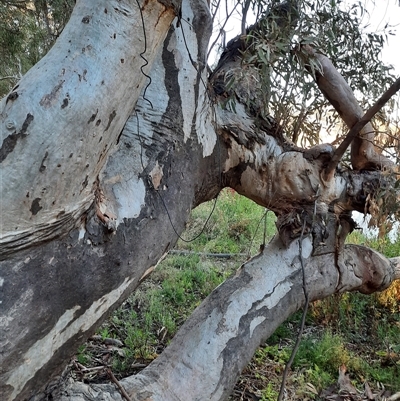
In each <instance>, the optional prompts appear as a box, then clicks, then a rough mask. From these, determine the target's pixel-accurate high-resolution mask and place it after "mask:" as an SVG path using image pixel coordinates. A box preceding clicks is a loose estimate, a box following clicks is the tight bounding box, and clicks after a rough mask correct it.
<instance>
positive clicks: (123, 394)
mask: <svg viewBox="0 0 400 401" xmlns="http://www.w3.org/2000/svg"><path fill="white" fill-rule="evenodd" d="M107 374H108V375H109V376H110V379H111V381H112V382H113V383H114V384H115V385H116V386H117V387H118V390H119V391H120V392H121V394H122V396H123V397H125V399H126V400H127V401H132V400H131V397H129V395H128V393H127V392H126V391H125V389H124V388H123V387H122V385H121V383H120V382H119V381H118V380H117V378H116V377H115V376H114V374H113V372H111V369H107Z"/></svg>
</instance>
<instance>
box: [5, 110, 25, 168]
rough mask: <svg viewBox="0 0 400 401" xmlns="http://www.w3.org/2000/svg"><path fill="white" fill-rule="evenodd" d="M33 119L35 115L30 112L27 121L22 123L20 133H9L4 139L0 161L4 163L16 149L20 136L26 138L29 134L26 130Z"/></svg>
mask: <svg viewBox="0 0 400 401" xmlns="http://www.w3.org/2000/svg"><path fill="white" fill-rule="evenodd" d="M32 121H33V115H32V114H30V113H28V114H27V115H26V118H25V121H24V123H23V124H22V128H21V130H20V131H19V132H18V133H16V134H15V133H14V134H11V135H9V136H8V137H7V138H5V139H4V141H3V144H2V145H1V148H0V163H2V162H3V161H4V160H5V159H6V157H7V156H8V155H9V154H10V153H11V152H12V151H13V150H14V148H15V146H16V145H17V141H18V139H20V138H25V137H26V136H27V134H26V131H27V130H28V127H29V124H30V123H31V122H32Z"/></svg>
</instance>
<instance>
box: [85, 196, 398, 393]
mask: <svg viewBox="0 0 400 401" xmlns="http://www.w3.org/2000/svg"><path fill="white" fill-rule="evenodd" d="M212 208H213V202H209V203H207V204H203V205H201V206H200V207H198V208H196V209H195V210H194V211H193V212H192V217H191V220H190V222H189V223H188V226H187V230H186V232H185V233H184V234H183V236H184V238H192V237H194V236H196V235H198V234H199V233H200V232H201V235H200V236H199V238H198V239H197V240H195V241H193V242H190V243H185V242H182V241H180V242H179V243H178V245H177V248H178V249H182V250H190V251H194V252H203V253H204V252H207V253H231V254H245V255H247V254H252V255H254V254H256V253H257V252H258V250H259V247H260V245H261V244H262V243H263V242H264V237H265V240H266V241H267V242H268V241H269V239H270V238H271V237H272V235H273V234H274V233H275V231H276V228H275V217H274V216H273V214H272V213H268V214H267V215H265V209H264V208H262V207H259V206H257V205H255V204H254V203H253V202H251V201H250V200H248V199H246V198H244V197H241V196H239V195H238V194H236V193H234V192H232V191H231V190H226V191H223V192H222V193H221V195H220V196H219V198H218V201H217V205H216V208H215V211H214V213H213V214H212V216H211V218H210V220H209V223H208V224H207V226H206V227H204V222H205V221H206V219H207V218H208V216H209V214H210V212H211V210H212ZM349 241H350V242H353V243H358V244H365V245H367V246H371V247H373V248H375V249H378V250H379V251H381V252H382V253H385V254H386V255H387V256H388V257H392V256H397V255H399V254H400V241H398V242H396V243H390V241H388V240H387V239H379V240H378V239H368V238H366V237H364V236H362V235H361V234H360V232H358V231H357V232H355V233H353V234H352V235H351V236H350V238H349ZM245 260H246V256H241V257H236V258H233V259H229V260H225V259H224V260H220V259H215V258H206V257H204V256H200V255H196V254H193V255H192V254H190V255H184V256H182V255H170V256H168V257H167V258H166V259H165V260H164V261H163V262H161V263H160V264H159V265H158V267H157V269H156V270H155V271H154V272H153V273H152V275H151V276H150V278H149V279H148V280H146V281H145V282H144V283H142V284H141V286H140V287H139V288H138V290H137V291H136V292H135V293H134V294H133V295H132V296H131V297H130V298H129V299H128V300H127V301H126V302H125V303H124V304H123V305H122V307H121V308H120V309H118V310H117V311H116V312H115V313H114V314H113V316H112V317H111V318H110V319H109V320H108V321H107V322H106V323H105V324H104V325H103V326H102V327H101V328H100V329H99V331H98V334H99V335H100V336H101V339H103V340H104V339H106V338H115V339H118V340H120V341H122V343H123V346H122V347H114V348H113V349H112V351H110V354H109V355H108V359H107V360H106V363H107V364H108V365H109V366H111V367H112V369H113V372H114V374H116V375H117V377H123V376H127V375H130V374H132V373H135V372H137V371H138V370H139V369H140V368H142V367H143V366H145V365H146V364H148V363H149V362H150V361H151V360H153V359H154V358H156V357H157V356H158V355H159V354H160V353H161V352H162V350H163V349H164V348H165V347H166V346H167V345H168V343H169V342H170V341H171V339H172V338H173V336H174V334H175V333H176V331H177V330H178V329H179V327H180V326H181V325H182V323H183V322H184V321H185V320H186V318H187V317H188V316H189V315H190V314H191V312H192V311H193V310H194V308H196V306H198V305H199V304H200V303H201V301H202V300H203V299H204V298H205V297H206V296H207V295H208V294H209V293H210V292H211V291H212V290H213V289H214V288H215V287H216V286H217V285H219V284H220V283H221V282H223V281H224V280H225V279H226V278H227V277H228V276H229V275H231V274H232V273H233V272H235V271H236V269H237V268H238V267H239V266H240V264H241V263H243V262H244V261H245ZM399 299H400V286H399V285H394V286H392V287H391V288H389V289H388V290H387V291H386V292H384V293H383V294H379V295H372V296H365V295H362V294H357V293H347V294H343V295H337V294H336V295H333V296H331V297H329V298H327V299H325V300H321V301H317V302H314V303H313V304H312V305H311V306H310V310H309V313H308V316H307V321H306V328H305V334H304V338H303V340H302V343H301V345H300V348H299V350H298V353H297V356H296V359H295V361H294V364H293V366H292V372H291V374H290V376H289V379H288V394H289V395H290V394H291V398H290V397H289V398H288V399H296V400H300V399H318V396H317V394H318V393H319V392H320V391H321V390H323V389H324V388H327V387H328V386H330V385H331V384H333V383H335V382H336V381H337V377H338V367H339V366H340V365H342V364H345V365H346V367H347V369H348V371H349V372H350V374H351V378H352V380H353V382H354V384H355V385H356V386H358V387H359V388H361V387H362V384H363V383H364V382H365V381H366V380H367V381H368V382H369V384H370V386H371V387H374V386H377V383H378V382H379V383H383V384H384V385H385V387H386V388H387V389H390V390H393V391H395V390H396V391H400V371H399V369H400V362H399V361H400V343H399V338H400V314H399V312H400V310H399V302H398V301H399ZM300 318H301V311H300V312H297V313H296V314H295V315H293V316H292V317H291V318H290V319H288V321H287V322H285V323H284V324H283V325H281V326H280V327H279V328H278V329H277V330H276V332H275V333H274V334H273V335H272V336H271V337H270V338H269V339H268V341H267V342H266V344H265V345H264V346H262V347H260V348H259V349H258V351H257V352H256V354H255V356H254V358H253V360H252V362H251V363H250V364H249V366H248V368H247V369H246V371H245V374H244V375H243V376H242V377H241V379H240V380H239V382H238V385H237V393H238V394H239V393H240V394H244V393H245V392H246V391H248V389H249V388H251V389H252V393H253V394H256V395H257V397H259V399H260V400H263V401H268V400H275V399H276V397H277V394H278V392H279V386H280V381H281V376H282V372H283V369H284V367H285V363H286V361H287V360H288V358H289V356H290V353H291V350H292V348H293V344H294V341H295V336H296V333H297V330H298V326H299V321H300ZM96 347H97V348H96ZM98 348H99V345H98V343H96V344H93V343H90V342H89V343H88V344H86V345H85V346H84V347H81V348H80V349H79V350H78V352H77V361H78V362H79V363H80V364H82V365H85V366H93V365H96V364H99V363H100V362H99V360H100V356H99V354H98V352H99V351H98ZM104 352H105V351H104V350H103V354H102V355H103V356H102V357H101V358H104ZM91 380H96V378H92V379H91ZM246 389H247V390H246ZM289 390H290V391H289ZM235 397H236V398H235ZM238 397H239V396H232V397H231V400H240V399H246V400H247V399H251V398H240V397H239V398H238Z"/></svg>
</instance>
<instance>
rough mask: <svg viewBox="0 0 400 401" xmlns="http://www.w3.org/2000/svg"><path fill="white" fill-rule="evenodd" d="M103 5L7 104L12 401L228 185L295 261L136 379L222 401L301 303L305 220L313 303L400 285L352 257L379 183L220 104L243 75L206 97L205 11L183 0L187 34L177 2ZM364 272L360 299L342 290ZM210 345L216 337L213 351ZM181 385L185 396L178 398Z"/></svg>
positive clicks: (200, 320) (164, 395)
mask: <svg viewBox="0 0 400 401" xmlns="http://www.w3.org/2000/svg"><path fill="white" fill-rule="evenodd" d="M92 3H93V2H91V1H89V0H81V1H80V2H78V4H77V6H76V8H75V10H74V13H73V15H72V17H71V21H70V23H69V24H68V26H67V27H66V28H65V29H64V31H63V34H62V35H61V37H60V38H59V40H58V42H57V43H56V44H55V46H54V47H53V48H52V50H51V51H50V53H49V54H48V55H47V56H46V57H45V58H44V59H43V60H42V61H41V62H40V63H39V64H38V65H37V66H35V67H34V68H33V69H32V70H31V71H29V72H28V74H27V75H26V76H25V77H24V78H23V80H21V82H20V83H19V85H17V86H16V87H15V88H14V89H13V91H12V92H11V93H10V95H8V96H7V97H6V98H5V99H3V101H2V103H1V104H0V112H1V114H0V117H1V134H2V145H1V148H0V164H1V169H2V170H1V174H2V180H1V181H0V185H1V188H0V193H1V194H2V203H1V216H2V224H1V239H0V260H1V262H0V263H1V266H0V268H1V270H0V286H1V290H2V293H1V303H0V322H1V325H0V347H1V361H0V398H1V399H2V400H3V399H4V400H9V401H11V400H24V399H28V398H30V397H31V396H33V395H34V394H35V393H37V392H38V391H40V390H41V389H43V388H44V387H45V385H46V383H48V382H49V381H50V379H51V378H52V377H53V376H55V375H57V374H58V373H59V372H60V371H61V370H62V368H63V366H65V363H66V362H67V361H68V358H70V357H71V356H72V354H73V353H74V352H75V350H76V348H77V346H78V345H79V344H81V343H82V342H83V341H85V339H87V338H88V337H89V336H90V335H92V334H93V332H94V330H95V329H96V327H98V326H99V325H100V324H101V322H102V321H104V319H105V318H106V317H107V316H108V314H109V313H110V312H111V311H112V310H113V309H115V308H116V307H117V306H118V305H120V304H121V302H123V300H125V299H126V298H127V296H128V295H129V294H130V293H132V291H133V290H134V289H135V288H136V287H137V285H138V284H139V283H140V282H141V281H142V280H143V278H144V277H146V275H147V274H148V273H149V272H151V271H152V270H153V269H154V266H155V265H156V264H157V262H158V261H159V260H160V258H161V257H162V256H163V255H164V254H165V253H166V252H167V251H168V250H169V249H170V248H171V247H173V246H174V244H175V242H176V240H177V232H178V233H180V232H182V230H183V229H184V226H185V222H186V220H187V218H188V216H189V213H190V211H191V209H192V208H193V207H194V206H196V205H198V204H199V203H201V202H204V201H206V200H209V199H211V198H213V197H215V196H216V194H217V193H218V192H219V191H220V189H221V188H222V187H224V186H231V187H233V188H235V189H236V190H238V191H239V192H240V193H242V194H244V195H245V196H247V197H249V198H251V199H253V200H255V201H256V202H258V203H259V204H261V205H264V206H266V207H269V208H270V209H272V210H274V211H275V212H276V213H277V214H278V216H279V221H280V228H281V229H280V234H281V240H282V241H283V243H284V245H285V246H288V248H287V249H286V248H285V246H282V244H281V243H280V242H279V241H280V240H279V241H278V240H276V242H274V243H272V244H271V245H270V246H269V247H268V248H267V250H268V252H267V251H266V252H264V254H263V255H262V256H260V257H258V258H256V259H255V260H254V261H252V262H251V263H250V265H249V266H248V267H246V268H243V269H242V271H241V272H240V274H239V275H238V276H237V277H236V278H234V279H233V280H231V281H229V282H227V283H226V284H224V286H222V287H220V289H218V290H217V291H216V292H215V293H214V294H213V295H212V296H211V297H210V298H208V300H207V301H206V302H205V304H204V305H203V306H202V307H201V308H200V309H199V310H198V311H197V312H196V313H195V314H194V315H193V317H192V318H191V320H190V321H188V323H187V324H186V325H185V326H184V328H183V329H182V331H181V332H180V334H179V335H178V336H177V337H176V339H175V340H174V342H173V344H171V347H170V348H169V349H168V350H167V351H166V354H165V356H164V357H162V358H160V359H159V360H157V361H155V363H154V364H153V365H152V366H151V367H149V369H148V370H146V371H145V372H144V373H143V374H142V375H139V376H138V377H137V378H134V379H129V380H127V382H126V385H127V387H128V388H129V389H131V391H132V392H134V393H135V394H136V393H137V394H139V395H137V396H135V397H136V399H138V400H139V399H146V397H147V395H146V394H152V395H151V396H150V395H149V396H148V397H154V399H160V400H161V399H163V400H167V399H179V397H180V399H187V396H185V394H186V391H190V392H191V394H193V397H189V398H190V399H208V398H209V399H223V397H224V396H226V394H228V393H229V391H230V389H231V388H232V384H233V383H234V381H235V379H236V377H237V375H238V373H239V371H240V370H241V369H242V368H243V367H244V364H245V363H246V361H248V359H249V358H250V357H251V354H252V353H253V352H254V349H255V347H256V346H257V345H258V344H259V343H260V341H261V340H262V339H264V338H266V337H267V336H268V335H269V334H270V333H272V331H273V330H274V328H276V326H277V325H278V324H279V323H280V322H281V321H282V320H283V319H284V317H287V316H289V315H290V314H291V313H292V312H293V311H294V310H296V309H297V308H298V307H300V305H301V303H302V295H301V291H302V289H301V284H300V283H301V279H300V276H301V274H300V273H299V250H298V245H297V240H296V241H294V242H293V240H295V239H296V237H298V235H299V230H298V228H299V227H298V226H299V224H300V226H301V224H302V223H301V221H303V219H306V223H307V229H306V234H305V235H306V236H307V238H306V239H304V249H306V251H305V254H304V255H303V256H304V258H305V259H308V262H307V263H308V266H309V267H308V269H309V270H308V273H307V274H309V275H310V276H309V277H310V278H312V280H315V286H314V287H313V288H312V290H311V289H309V290H310V291H312V293H311V295H312V297H313V298H318V297H322V296H326V295H327V294H328V293H331V292H333V291H335V290H336V289H338V288H340V289H342V290H347V289H357V288H361V287H362V288H365V287H363V285H364V284H365V285H366V283H367V282H368V281H369V279H370V281H371V283H373V285H372V287H373V288H374V289H380V288H383V287H385V286H386V285H387V284H388V283H389V282H390V281H391V280H393V279H395V278H396V275H395V274H393V271H392V267H391V266H392V265H391V264H390V263H386V262H380V263H379V264H378V267H380V266H383V267H382V268H381V270H379V271H381V272H382V271H383V272H384V273H383V274H384V275H385V279H382V280H380V279H378V278H376V277H374V278H370V276H372V274H370V273H369V272H370V268H371V265H370V264H369V263H367V261H365V260H364V259H362V258H361V256H360V254H359V252H358V251H357V249H356V248H349V250H346V251H344V250H343V246H342V245H343V239H344V237H345V234H346V233H347V229H348V214H349V213H350V211H351V210H363V208H364V206H365V204H364V203H365V197H366V195H367V194H368V193H367V192H366V188H367V189H368V191H373V189H374V186H376V185H377V184H378V183H379V182H380V181H379V180H380V179H381V177H380V174H379V172H364V173H362V174H361V173H357V172H347V173H342V174H340V175H339V174H338V175H337V176H335V177H332V179H331V180H330V181H329V182H325V181H324V180H323V179H322V178H321V170H322V169H323V167H324V165H325V163H326V160H327V158H329V155H330V154H331V148H330V147H318V148H315V149H312V150H309V151H304V152H303V151H299V150H296V149H294V148H293V147H291V146H290V145H289V144H287V143H286V142H285V140H284V138H283V136H282V135H281V133H280V132H279V130H277V129H276V127H275V126H273V125H271V124H270V123H268V122H267V121H265V120H258V121H256V117H254V116H252V115H251V114H250V112H249V110H248V109H246V106H245V105H246V102H245V101H243V100H242V99H241V96H242V92H240V96H239V95H238V96H237V99H238V100H237V104H236V112H235V113H234V112H231V111H228V110H226V109H225V108H224V107H222V106H221V104H223V102H224V96H223V95H222V94H221V91H220V87H221V85H222V86H223V84H224V83H223V82H224V78H225V76H224V74H225V72H226V71H227V70H230V71H238V70H239V67H240V60H239V59H236V58H234V57H233V58H230V59H229V58H228V59H227V61H226V63H225V64H223V65H220V67H219V69H218V71H217V72H216V74H215V75H214V77H213V79H212V80H211V81H210V84H211V85H210V86H213V87H214V90H212V89H210V88H209V86H208V80H207V69H206V61H205V55H206V49H207V44H208V40H209V35H210V33H211V25H210V24H211V18H210V15H209V11H208V5H207V4H206V3H205V2H202V1H197V0H188V1H185V2H184V3H183V4H182V18H183V19H184V21H179V22H180V26H179V27H178V26H177V25H178V24H177V23H176V22H178V21H175V22H174V23H172V25H171V22H172V19H173V16H174V13H175V10H178V9H179V7H180V6H179V4H177V3H176V4H175V3H171V4H170V2H168V1H160V2H157V1H155V0H154V1H146V2H144V3H143V4H142V6H141V8H140V9H139V8H138V6H137V3H136V2H135V1H128V0H125V1H103V2H101V3H99V2H96V5H95V6H94V5H93V4H92ZM142 16H143V18H144V25H142ZM143 28H145V31H144V29H143ZM144 35H145V37H146V40H144ZM143 57H145V60H146V62H148V63H149V64H151V68H149V70H147V68H148V67H144V69H145V71H147V74H148V75H149V76H150V77H151V84H150V86H149V87H148V88H147V90H145V91H143V88H144V86H145V85H146V84H147V83H148V82H149V80H148V77H147V75H146V74H145V73H143V72H142V67H143V66H144V64H146V62H145V61H144V59H143ZM221 82H222V83H221ZM217 86H218V90H216V89H215V88H216V87H217ZM240 90H241V89H240V87H238V88H237V89H236V91H237V93H239V91H240ZM258 90H262V88H258ZM140 94H142V97H139V95H140ZM278 134H279V135H278ZM365 183H368V186H366V185H364V184H365ZM299 221H300V223H299ZM328 223H329V224H328ZM326 224H328V226H329V227H331V229H329V230H327V229H326ZM339 229H340V230H339ZM339 231H340V235H341V236H338V235H337V234H338V232H339ZM322 243H323V244H322ZM335 255H336V256H335ZM374 255H375V254H374ZM339 256H340V257H339ZM374 257H376V258H378V259H379V257H378V256H374ZM351 258H353V262H352V264H351V265H352V266H353V265H354V266H356V267H357V269H359V271H360V272H362V274H361V282H362V283H364V284H360V282H357V283H356V282H355V280H354V277H353V276H352V274H348V275H347V276H346V272H347V270H348V268H347V267H346V266H347V265H346V263H345V262H346V261H347V260H349V259H351ZM379 260H380V261H381V259H379ZM278 261H279V265H281V267H282V268H281V267H279V268H276V266H278V265H277V263H278ZM321 261H322V262H321ZM343 261H344V262H343ZM292 262H293V264H292ZM342 262H343V263H342ZM321 264H323V265H324V266H321ZM274 265H275V268H274ZM320 268H321V269H322V268H327V269H328V270H327V271H326V272H325V270H324V272H323V273H321V270H319V269H320ZM269 269H272V270H269ZM355 269H356V268H353V270H355ZM385 269H386V270H385ZM250 270H251V272H252V274H253V275H254V276H253V275H252V274H250V273H249V271H250ZM338 271H339V272H341V275H340V277H339V276H338ZM257 274H259V275H260V276H259V279H258V278H257ZM356 275H357V274H356ZM358 276H359V275H358ZM339 278H340V279H339ZM318 280H320V281H318ZM257 281H258V283H256V282H257ZM261 282H265V286H262V285H261V286H260V287H257V286H255V285H256V284H260V283H261ZM328 284H329V285H328ZM215 302H218V304H219V306H216V305H215ZM222 305H225V306H222ZM277 309H279V310H280V311H281V312H280V313H279V317H277V314H276V310H277ZM269 313H270V315H268V314H269ZM275 318H276V319H275ZM270 319H273V320H274V321H272V322H271V321H270ZM224 322H225V323H224ZM192 330H195V331H192ZM196 330H197V331H196ZM202 333H208V334H207V335H208V336H211V337H212V340H213V341H212V342H211V340H210V344H208V343H207V342H204V344H203V343H201V344H202V345H204V347H205V348H202V347H200V346H199V345H198V343H197V339H200V338H203V334H202ZM211 333H214V334H212V335H211ZM205 338H206V334H204V338H203V340H202V341H205V340H204V339H205ZM246 342H248V343H249V347H248V348H247V345H246V346H243V344H246ZM211 345H212V353H211V357H210V361H209V364H208V365H207V364H206V365H205V364H204V363H205V362H207V361H205V360H204V358H203V357H202V353H204V352H207V349H208V348H209V347H211ZM195 348H198V351H199V353H198V354H195V353H194V349H195ZM210 352H211V351H210ZM179 354H182V355H181V357H180V359H179V358H178V356H179ZM205 369H208V370H209V374H208V376H207V378H206V377H204V379H202V378H200V380H199V377H197V378H196V375H197V376H202V375H199V372H203V371H204V370H205ZM181 375H187V377H188V378H190V379H188V380H190V382H188V383H187V386H186V385H185V386H182V385H180V388H178V389H176V383H178V387H179V382H178V380H180V379H179V377H180V376H181ZM155 377H157V380H155V379H154V378H155ZM203 380H204V381H203ZM150 382H151V383H150ZM129 383H131V384H129ZM150 384H151V385H150ZM149 386H150V387H149ZM99 389H101V390H99V391H103V388H102V387H99ZM171 389H173V391H172V390H171ZM74 391H75V390H74ZM79 391H80V390H79ZM82 391H86V390H82ZM88 391H89V390H88ZM179 391H183V392H184V393H183V394H181V395H179ZM205 391H208V393H205ZM175 392H176V394H174V393H175ZM66 394H67V393H65V394H64V395H63V396H66ZM68 394H71V393H70V392H69V390H68ZM112 396H113V397H114V395H112ZM88 397H89V396H88ZM96 397H97V396H96ZM102 397H103V395H102ZM104 397H106V395H104ZM157 397H158V398H157ZM89 398H90V397H89ZM92 398H93V399H96V398H95V396H94V395H93V396H92ZM97 399H98V398H97ZM113 399H114V398H113Z"/></svg>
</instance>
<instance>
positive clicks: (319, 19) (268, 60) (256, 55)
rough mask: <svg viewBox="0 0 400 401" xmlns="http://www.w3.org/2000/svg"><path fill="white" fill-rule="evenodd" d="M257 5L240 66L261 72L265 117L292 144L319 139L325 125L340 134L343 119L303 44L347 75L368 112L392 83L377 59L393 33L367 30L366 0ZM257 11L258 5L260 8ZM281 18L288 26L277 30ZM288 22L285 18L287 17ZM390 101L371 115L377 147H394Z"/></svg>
mask: <svg viewBox="0 0 400 401" xmlns="http://www.w3.org/2000/svg"><path fill="white" fill-rule="evenodd" d="M277 3H278V2H276V1H271V2H268V3H265V2H260V1H258V0H256V1H255V2H254V3H253V9H254V10H257V12H258V13H259V14H261V15H262V16H263V18H262V19H261V20H260V22H258V23H257V24H256V25H255V26H254V27H252V28H249V29H248V39H247V46H246V48H245V50H244V52H243V56H244V57H243V65H244V66H246V65H251V66H252V67H253V68H256V69H257V70H258V72H259V73H260V74H259V76H260V77H261V81H262V82H261V87H262V91H263V96H264V100H263V103H264V104H265V105H267V109H266V110H265V111H264V112H265V114H268V115H271V116H273V117H274V118H275V120H277V122H279V123H280V124H281V125H283V127H284V128H285V131H286V134H287V136H288V137H289V139H291V140H293V141H294V142H297V143H299V144H300V145H302V146H306V145H309V144H316V143H319V141H320V131H321V128H322V126H324V128H325V129H326V130H328V131H330V130H331V131H332V130H333V131H334V132H336V133H337V138H339V137H340V134H343V132H344V131H343V127H342V126H341V120H340V117H339V116H338V115H337V114H336V113H334V112H332V111H329V112H326V111H327V110H332V108H331V106H330V105H329V103H328V102H327V100H326V99H325V98H324V97H323V95H322V94H321V93H320V91H319V90H318V88H317V87H316V85H315V83H314V80H313V74H314V73H315V71H316V70H318V69H319V66H318V62H317V61H313V60H310V58H309V56H308V55H307V56H306V55H305V53H304V50H303V45H306V44H308V45H311V46H312V47H313V48H314V49H315V50H317V51H318V52H320V53H323V54H325V55H327V56H328V57H329V58H330V59H331V60H332V62H333V63H334V65H335V67H336V68H337V69H338V70H339V72H340V73H341V74H342V75H343V76H344V78H345V79H346V81H347V82H348V83H349V84H350V86H351V87H352V89H353V91H354V92H355V94H356V97H357V98H358V100H359V102H360V103H361V104H362V105H363V107H364V108H365V109H366V108H368V106H370V105H372V104H373V102H374V101H376V100H377V98H378V97H379V96H380V95H381V94H382V93H383V92H384V91H385V90H386V89H387V88H388V87H389V86H390V85H391V84H392V83H393V82H394V80H395V79H396V77H395V76H394V75H393V73H392V67H391V66H388V65H385V63H384V62H383V61H382V57H381V52H382V48H383V46H384V44H385V43H387V39H388V35H393V34H394V32H393V28H392V27H391V26H389V25H386V26H385V28H384V29H383V30H382V31H381V32H376V33H371V32H369V31H368V30H367V28H368V18H369V16H368V11H367V9H366V7H365V2H361V1H356V2H353V3H352V4H350V5H349V4H348V3H345V2H344V1H342V0H336V1H335V0H316V1H314V0H298V1H294V0H293V1H287V2H284V3H280V4H279V5H278V6H277ZM260 7H261V8H262V9H261V11H260ZM282 13H289V14H290V18H289V21H290V22H289V24H286V26H283V25H282V18H281V15H282ZM286 20H287V18H286ZM396 108H398V103H397V102H396V101H395V100H394V99H393V100H392V101H391V102H390V104H389V105H388V106H387V107H386V108H385V109H383V111H382V112H381V113H380V114H379V115H378V116H377V117H376V119H375V124H377V128H380V129H382V128H381V127H382V125H384V126H385V127H384V128H385V132H386V135H384V136H381V137H380V138H379V139H380V143H381V144H384V145H385V146H388V145H390V146H394V147H395V148H396V149H397V141H396V140H395V138H394V137H395V135H396V134H397V131H398V127H397V121H393V117H392V112H393V110H395V109H396Z"/></svg>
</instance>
